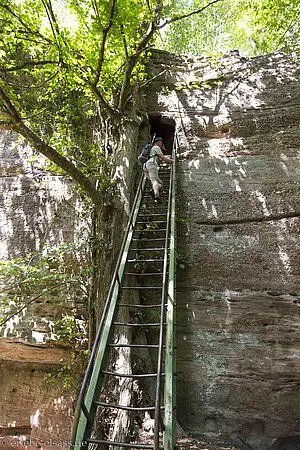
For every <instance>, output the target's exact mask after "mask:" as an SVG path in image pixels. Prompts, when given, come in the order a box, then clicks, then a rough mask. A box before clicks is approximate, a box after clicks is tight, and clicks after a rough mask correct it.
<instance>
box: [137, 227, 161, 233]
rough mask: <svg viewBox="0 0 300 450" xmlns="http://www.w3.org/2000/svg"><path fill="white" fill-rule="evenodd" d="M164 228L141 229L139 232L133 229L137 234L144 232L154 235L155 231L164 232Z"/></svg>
mask: <svg viewBox="0 0 300 450" xmlns="http://www.w3.org/2000/svg"><path fill="white" fill-rule="evenodd" d="M166 230H167V229H166V228H153V229H152V230H151V229H150V228H142V229H141V230H137V229H135V230H134V231H138V232H139V233H146V232H148V233H149V232H150V231H151V232H152V233H154V232H155V231H166Z"/></svg>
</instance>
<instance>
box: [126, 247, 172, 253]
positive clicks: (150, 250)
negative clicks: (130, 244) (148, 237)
mask: <svg viewBox="0 0 300 450" xmlns="http://www.w3.org/2000/svg"><path fill="white" fill-rule="evenodd" d="M164 249H165V248H164V247H157V248H143V247H142V248H131V249H130V250H131V251H132V252H133V251H136V250H138V251H140V252H158V251H162V250H164Z"/></svg>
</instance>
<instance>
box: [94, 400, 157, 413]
mask: <svg viewBox="0 0 300 450" xmlns="http://www.w3.org/2000/svg"><path fill="white" fill-rule="evenodd" d="M93 403H94V405H98V406H103V407H104V408H113V409H124V410H125V411H154V410H155V406H145V407H141V406H140V407H134V406H124V405H117V404H115V403H104V402H98V401H97V402H93ZM160 408H161V409H163V408H164V407H163V406H161V407H160Z"/></svg>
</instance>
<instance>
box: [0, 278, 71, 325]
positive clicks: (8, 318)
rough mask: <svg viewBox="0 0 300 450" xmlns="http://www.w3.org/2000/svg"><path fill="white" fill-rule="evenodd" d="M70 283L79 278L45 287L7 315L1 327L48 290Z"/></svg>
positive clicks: (0, 323)
mask: <svg viewBox="0 0 300 450" xmlns="http://www.w3.org/2000/svg"><path fill="white" fill-rule="evenodd" d="M70 283H78V281H77V280H69V281H64V282H63V283H58V284H57V285H56V286H52V287H51V288H48V289H44V290H43V291H42V292H41V293H40V294H39V295H37V296H36V297H34V298H33V299H31V300H30V301H29V302H27V303H25V305H23V306H22V307H21V308H20V309H18V311H16V312H14V313H13V314H11V315H10V316H9V317H7V318H6V319H4V320H3V321H2V322H0V327H2V326H3V325H4V324H5V323H6V322H8V321H9V320H10V319H12V318H13V317H15V316H16V315H17V314H20V312H22V311H23V309H25V308H27V306H29V305H31V303H33V302H35V301H36V300H38V299H39V298H41V297H42V296H43V295H45V294H48V292H51V291H53V290H54V289H57V288H58V287H59V286H63V285H67V284H70Z"/></svg>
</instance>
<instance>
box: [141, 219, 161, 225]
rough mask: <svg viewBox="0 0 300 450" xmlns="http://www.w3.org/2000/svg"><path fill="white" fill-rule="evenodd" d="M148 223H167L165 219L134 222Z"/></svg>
mask: <svg viewBox="0 0 300 450" xmlns="http://www.w3.org/2000/svg"><path fill="white" fill-rule="evenodd" d="M149 223H167V221H166V220H149V221H145V220H143V221H141V222H136V224H137V225H147V224H149Z"/></svg>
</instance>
